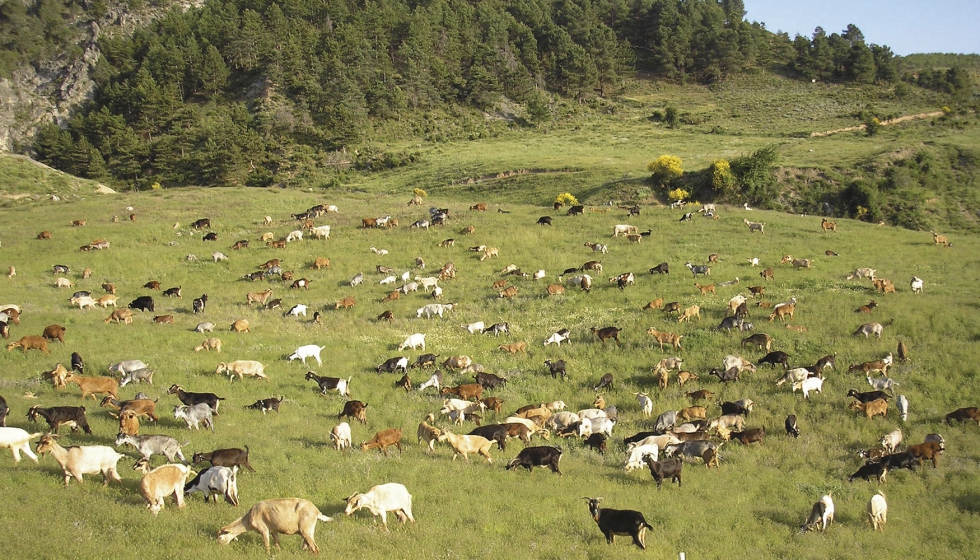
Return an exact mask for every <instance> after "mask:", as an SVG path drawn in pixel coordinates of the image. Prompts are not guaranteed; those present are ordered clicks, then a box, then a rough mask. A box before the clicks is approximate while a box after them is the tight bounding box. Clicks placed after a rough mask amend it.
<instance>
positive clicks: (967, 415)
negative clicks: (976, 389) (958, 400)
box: [946, 406, 980, 426]
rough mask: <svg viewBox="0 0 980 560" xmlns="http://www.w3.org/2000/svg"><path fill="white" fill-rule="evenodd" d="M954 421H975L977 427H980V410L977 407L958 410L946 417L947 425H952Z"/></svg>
mask: <svg viewBox="0 0 980 560" xmlns="http://www.w3.org/2000/svg"><path fill="white" fill-rule="evenodd" d="M953 420H956V421H957V422H960V423H962V422H967V421H970V420H975V421H976V422H977V425H978V426H980V408H977V407H975V406H968V407H966V408H958V409H956V410H954V411H953V412H950V413H949V414H947V415H946V423H947V424H951V423H952V421H953Z"/></svg>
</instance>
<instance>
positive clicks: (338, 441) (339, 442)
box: [330, 422, 351, 450]
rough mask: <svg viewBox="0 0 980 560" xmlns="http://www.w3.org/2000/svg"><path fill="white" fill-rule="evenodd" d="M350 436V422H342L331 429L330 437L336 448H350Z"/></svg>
mask: <svg viewBox="0 0 980 560" xmlns="http://www.w3.org/2000/svg"><path fill="white" fill-rule="evenodd" d="M350 436H351V433H350V424H348V423H347V422H341V423H340V424H337V425H336V426H334V427H333V429H332V430H330V439H331V440H332V441H333V445H334V448H336V449H338V450H340V449H349V448H350V446H351V440H350Z"/></svg>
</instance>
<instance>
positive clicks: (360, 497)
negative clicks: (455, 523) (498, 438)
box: [344, 438, 482, 531]
mask: <svg viewBox="0 0 980 560" xmlns="http://www.w3.org/2000/svg"><path fill="white" fill-rule="evenodd" d="M481 439H482V438H481ZM345 501H346V502H347V507H346V508H344V515H352V514H353V513H354V512H356V511H357V510H359V509H367V510H368V511H370V512H371V514H372V515H376V516H378V517H380V518H381V524H382V525H384V528H385V530H386V531H387V530H388V518H387V513H388V512H389V511H391V512H394V513H395V516H396V517H398V520H399V521H401V522H402V523H405V522H406V521H411V522H412V523H415V518H414V517H413V516H412V495H411V494H409V493H408V489H407V488H405V486H404V485H402V484H398V483H397V482H389V483H387V484H379V485H377V486H375V487H373V488H371V489H370V490H368V491H367V492H365V493H364V494H360V493H357V492H355V493H354V494H351V495H350V497H349V498H347V500H345Z"/></svg>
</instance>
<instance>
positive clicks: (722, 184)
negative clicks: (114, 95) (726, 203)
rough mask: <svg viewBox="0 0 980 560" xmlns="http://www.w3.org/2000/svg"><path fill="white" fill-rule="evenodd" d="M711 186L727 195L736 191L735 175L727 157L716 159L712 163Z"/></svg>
mask: <svg viewBox="0 0 980 560" xmlns="http://www.w3.org/2000/svg"><path fill="white" fill-rule="evenodd" d="M711 187H712V188H713V189H714V190H716V191H718V192H721V193H724V194H726V195H730V194H734V192H735V176H734V175H732V166H731V164H729V163H728V160H726V159H719V160H715V162H714V163H712V164H711Z"/></svg>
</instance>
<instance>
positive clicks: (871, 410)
mask: <svg viewBox="0 0 980 560" xmlns="http://www.w3.org/2000/svg"><path fill="white" fill-rule="evenodd" d="M847 408H849V409H851V410H859V411H861V412H863V413H864V415H865V416H867V418H868V420H871V419H872V418H873V417H875V416H885V414H886V413H887V412H888V402H887V401H885V400H883V399H876V400H873V401H870V402H866V403H862V402H858V401H852V402H851V403H850V404H849V405H847Z"/></svg>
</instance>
